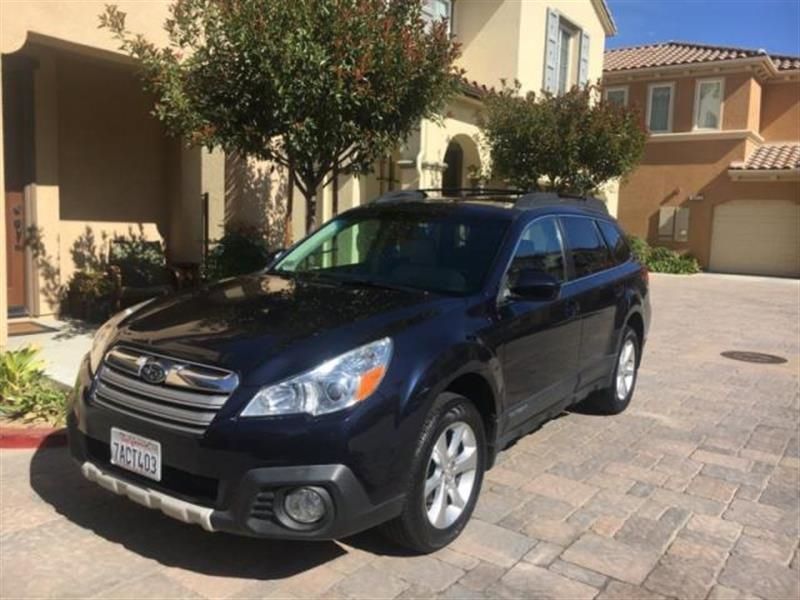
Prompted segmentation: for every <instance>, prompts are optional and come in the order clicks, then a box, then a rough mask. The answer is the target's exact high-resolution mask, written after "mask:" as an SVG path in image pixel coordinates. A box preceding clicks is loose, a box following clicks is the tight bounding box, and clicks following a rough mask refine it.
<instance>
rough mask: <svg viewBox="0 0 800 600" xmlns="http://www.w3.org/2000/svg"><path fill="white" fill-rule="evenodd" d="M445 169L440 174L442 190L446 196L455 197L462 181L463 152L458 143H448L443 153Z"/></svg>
mask: <svg viewBox="0 0 800 600" xmlns="http://www.w3.org/2000/svg"><path fill="white" fill-rule="evenodd" d="M444 162H445V164H446V165H447V168H446V169H445V170H444V173H443V174H442V188H443V191H444V194H445V195H446V196H454V195H457V194H458V192H457V190H458V189H459V188H461V186H462V184H461V182H462V181H464V174H463V173H464V150H463V149H462V148H461V145H460V144H459V143H458V142H450V143H449V144H448V145H447V151H446V152H445V153H444Z"/></svg>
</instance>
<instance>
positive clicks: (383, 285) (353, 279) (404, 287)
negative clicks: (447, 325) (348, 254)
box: [337, 277, 428, 294]
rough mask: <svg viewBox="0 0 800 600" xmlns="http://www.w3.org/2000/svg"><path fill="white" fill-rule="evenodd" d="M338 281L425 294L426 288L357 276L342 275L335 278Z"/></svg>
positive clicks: (345, 283)
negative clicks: (339, 277)
mask: <svg viewBox="0 0 800 600" xmlns="http://www.w3.org/2000/svg"><path fill="white" fill-rule="evenodd" d="M337 280H338V281H339V283H341V284H342V285H350V286H354V287H369V288H377V289H383V290H394V291H400V292H416V293H417V294H419V293H423V294H427V293H428V291H427V290H423V289H420V288H415V287H410V286H407V285H401V284H396V283H388V282H384V281H375V280H374V279H362V278H359V277H343V278H341V279H337Z"/></svg>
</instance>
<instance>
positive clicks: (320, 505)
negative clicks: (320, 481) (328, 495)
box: [283, 487, 325, 525]
mask: <svg viewBox="0 0 800 600" xmlns="http://www.w3.org/2000/svg"><path fill="white" fill-rule="evenodd" d="M283 508H284V510H286V514H287V515H289V516H290V517H291V518H292V519H294V520H295V521H297V522H298V523H302V524H304V525H310V524H311V523H316V522H317V521H319V520H321V519H322V517H324V516H325V500H324V499H323V498H322V495H321V494H320V493H319V492H318V491H317V490H315V489H314V488H309V487H301V488H296V489H294V490H292V491H291V492H289V493H288V494H286V496H285V498H284V500H283Z"/></svg>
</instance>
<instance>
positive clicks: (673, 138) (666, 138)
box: [647, 129, 764, 144]
mask: <svg viewBox="0 0 800 600" xmlns="http://www.w3.org/2000/svg"><path fill="white" fill-rule="evenodd" d="M703 140H750V141H751V142H755V143H757V144H761V143H763V141H764V138H763V137H761V136H760V135H759V134H758V133H756V132H755V131H752V130H750V129H728V130H716V129H701V130H698V131H681V132H678V133H652V134H650V137H648V138H647V143H650V142H654V143H656V142H689V141H703Z"/></svg>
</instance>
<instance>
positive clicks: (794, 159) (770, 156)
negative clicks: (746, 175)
mask: <svg viewBox="0 0 800 600" xmlns="http://www.w3.org/2000/svg"><path fill="white" fill-rule="evenodd" d="M730 168H731V169H734V170H737V171H741V170H748V171H753V170H755V171H761V170H766V169H800V143H790V144H765V145H763V146H760V147H758V148H756V150H755V151H754V152H753V153H752V154H751V155H750V156H748V157H747V160H746V161H744V162H736V163H733V164H731V166H730Z"/></svg>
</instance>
